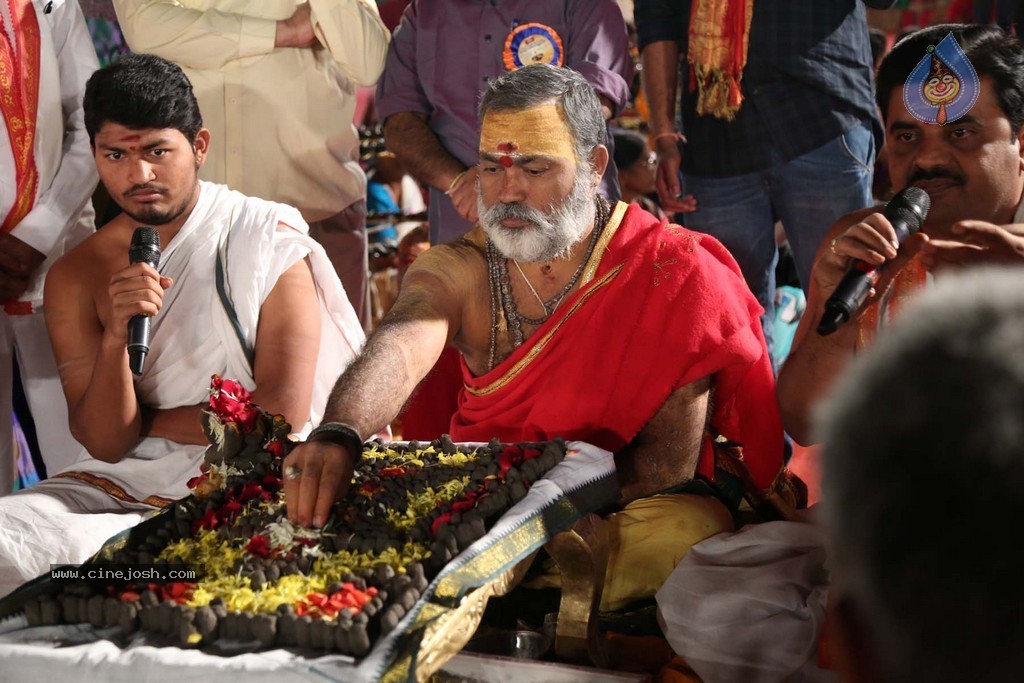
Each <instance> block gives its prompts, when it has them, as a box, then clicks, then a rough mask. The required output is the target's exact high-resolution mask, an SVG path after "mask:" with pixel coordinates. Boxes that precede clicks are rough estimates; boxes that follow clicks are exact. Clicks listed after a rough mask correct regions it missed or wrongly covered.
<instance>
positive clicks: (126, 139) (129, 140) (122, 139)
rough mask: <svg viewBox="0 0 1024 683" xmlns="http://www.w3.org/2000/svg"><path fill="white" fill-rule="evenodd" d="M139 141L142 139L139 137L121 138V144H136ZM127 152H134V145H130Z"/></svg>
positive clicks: (127, 136) (126, 136)
mask: <svg viewBox="0 0 1024 683" xmlns="http://www.w3.org/2000/svg"><path fill="white" fill-rule="evenodd" d="M141 139H142V136H141V135H125V136H124V137H123V138H121V142H138V141H139V140H141ZM128 151H129V152H134V151H135V145H131V146H130V147H129V148H128Z"/></svg>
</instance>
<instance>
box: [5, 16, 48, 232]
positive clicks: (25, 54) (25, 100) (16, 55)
mask: <svg viewBox="0 0 1024 683" xmlns="http://www.w3.org/2000/svg"><path fill="white" fill-rule="evenodd" d="M7 6H8V7H9V8H10V10H11V21H12V23H13V27H14V36H15V40H14V44H12V41H11V37H10V36H9V35H7V31H6V28H4V30H0V113H2V114H3V117H4V123H5V125H6V127H7V135H8V136H9V137H10V140H11V150H12V151H13V152H14V169H15V177H16V180H17V198H16V199H15V201H14V206H12V207H11V210H10V213H8V214H7V216H6V217H5V218H4V221H3V223H2V224H0V231H2V232H4V233H7V232H10V231H11V230H12V229H13V228H14V227H15V226H16V225H18V223H20V222H21V221H22V219H23V218H25V216H26V215H28V212H29V211H31V210H32V206H33V205H34V204H35V201H36V189H37V187H38V185H39V172H38V170H37V169H36V162H35V155H34V150H35V138H36V109H37V107H38V106H39V53H40V47H39V42H40V38H39V22H38V20H37V19H36V10H35V8H34V7H33V6H32V2H31V0H7Z"/></svg>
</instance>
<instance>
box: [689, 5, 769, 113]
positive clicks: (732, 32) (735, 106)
mask: <svg viewBox="0 0 1024 683" xmlns="http://www.w3.org/2000/svg"><path fill="white" fill-rule="evenodd" d="M753 14H754V1H753V0H694V1H693V7H692V9H691V11H690V30H689V37H690V45H689V50H688V51H687V56H686V60H687V62H688V63H689V65H690V90H691V91H692V90H696V91H697V113H698V114H710V115H712V116H715V117H718V118H720V119H725V120H726V121H732V120H733V119H734V118H736V112H737V111H739V108H740V104H742V103H743V93H742V92H741V91H740V81H741V80H742V79H743V67H745V66H746V64H747V46H748V43H749V40H750V21H751V18H752V17H753Z"/></svg>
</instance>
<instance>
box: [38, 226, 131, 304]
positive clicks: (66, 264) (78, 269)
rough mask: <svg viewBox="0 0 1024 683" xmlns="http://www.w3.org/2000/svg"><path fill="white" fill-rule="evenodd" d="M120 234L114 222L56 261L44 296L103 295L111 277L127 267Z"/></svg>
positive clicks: (124, 243)
mask: <svg viewBox="0 0 1024 683" xmlns="http://www.w3.org/2000/svg"><path fill="white" fill-rule="evenodd" d="M123 232H124V231H123V230H122V229H119V226H117V225H115V222H111V223H108V224H107V225H106V226H104V227H103V228H101V229H100V230H97V231H96V232H95V233H93V234H92V235H89V237H88V238H87V239H85V240H84V241H83V242H82V243H80V244H79V245H78V246H76V247H75V248H74V249H72V250H71V251H69V252H68V253H66V254H64V255H63V256H62V257H61V258H59V259H58V260H57V261H56V262H55V263H54V264H53V266H52V267H51V268H50V270H49V272H48V273H47V275H46V294H50V293H51V292H52V291H54V290H57V289H59V290H60V291H61V296H66V295H67V293H68V291H69V288H74V289H75V290H82V291H83V292H84V291H88V292H93V291H94V290H96V289H97V288H98V289H101V290H102V291H106V287H107V284H108V282H109V280H110V276H111V274H113V273H114V272H115V271H116V270H117V269H118V268H119V267H124V266H127V265H128V251H127V249H128V242H127V241H126V240H125V237H124V234H122V233H123Z"/></svg>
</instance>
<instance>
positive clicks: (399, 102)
mask: <svg viewBox="0 0 1024 683" xmlns="http://www.w3.org/2000/svg"><path fill="white" fill-rule="evenodd" d="M532 23H536V24H541V25H542V28H540V29H538V31H539V32H540V34H541V36H542V40H543V41H547V42H548V43H550V44H552V45H553V44H555V42H556V41H551V40H549V38H548V36H552V35H553V34H554V35H556V36H557V39H558V40H559V41H560V42H561V47H562V50H563V51H564V58H563V66H567V67H571V68H573V69H575V70H576V71H578V72H580V73H581V74H583V76H584V77H585V78H586V79H587V80H588V81H589V82H590V84H591V85H593V86H594V88H595V89H596V90H597V92H598V93H599V94H600V95H603V96H604V97H606V98H607V99H608V100H609V101H610V102H611V104H612V106H613V108H614V109H615V112H613V113H617V112H618V111H619V110H621V109H622V107H623V106H624V105H625V104H626V102H627V101H628V99H629V86H628V85H627V84H628V83H629V82H631V80H632V77H633V64H632V61H631V60H630V57H629V46H628V38H627V35H626V25H625V23H624V21H623V19H622V12H621V11H620V10H619V7H618V5H617V4H616V2H615V0H560V1H559V0H413V1H412V3H410V5H409V6H408V7H407V8H406V10H405V14H404V15H403V16H402V23H401V24H400V25H399V27H398V28H397V29H395V34H394V37H393V39H392V41H391V47H390V48H389V49H388V60H387V65H386V66H385V67H384V74H383V75H382V76H381V79H380V83H379V84H378V86H377V114H378V117H379V118H380V120H381V121H384V120H386V119H387V117H388V116H390V115H392V114H395V113H398V112H417V113H422V114H426V115H427V116H428V117H429V119H428V120H429V124H430V128H431V129H432V130H433V131H434V133H435V134H436V135H437V137H438V138H439V139H440V140H441V144H443V145H444V147H445V149H447V150H448V152H449V153H450V154H451V155H452V156H454V157H455V158H456V159H458V160H459V161H461V162H462V163H464V164H465V165H466V166H473V165H475V164H476V163H477V162H478V161H479V141H480V124H479V121H478V118H477V107H478V105H479V103H480V96H481V94H482V93H483V91H484V90H485V89H486V88H487V84H488V83H489V82H490V80H491V79H493V78H497V77H498V76H500V75H501V74H503V73H505V72H506V71H508V69H507V68H506V66H505V59H506V57H507V58H508V59H512V54H511V51H508V50H506V48H505V43H506V40H507V39H508V38H509V36H510V35H512V34H513V32H516V29H517V28H519V31H518V32H516V35H517V37H518V36H521V35H524V34H523V32H524V26H525V25H526V24H532ZM506 53H509V54H506ZM610 138H611V136H609V150H610V151H613V150H611V144H610V143H611V139H610ZM616 176H617V173H616V170H615V166H614V164H613V163H612V162H611V160H609V162H608V169H607V170H606V171H605V174H604V178H603V179H602V181H601V191H602V193H603V194H605V195H606V196H608V198H609V199H618V197H619V186H618V181H617V178H616ZM429 217H430V241H431V243H432V244H440V243H442V242H450V241H452V240H454V239H456V238H457V237H459V236H460V235H462V234H463V233H465V232H467V231H469V230H470V229H471V228H472V227H473V226H472V225H471V224H470V223H468V222H467V221H465V220H463V219H462V217H460V216H459V214H458V213H457V212H456V211H455V207H454V206H453V204H452V201H451V199H450V198H449V197H447V196H445V194H444V192H442V191H440V190H438V189H437V188H433V187H431V188H430V213H429Z"/></svg>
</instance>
